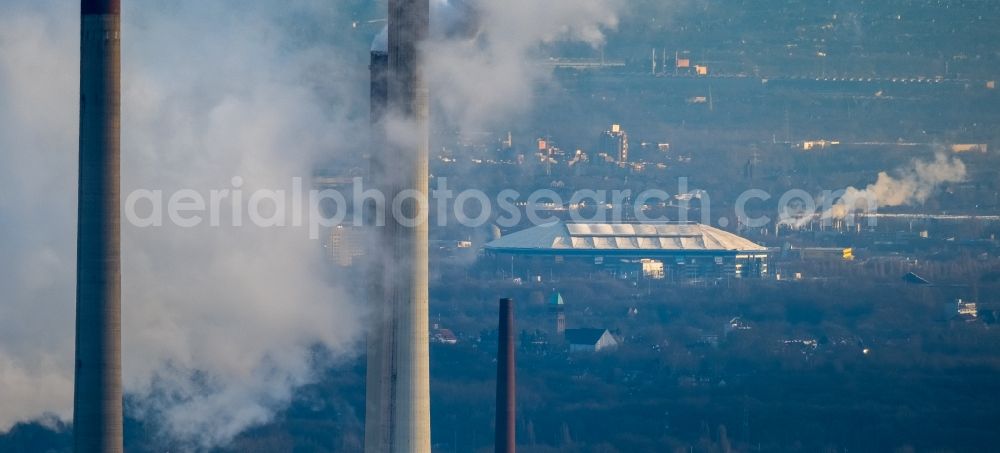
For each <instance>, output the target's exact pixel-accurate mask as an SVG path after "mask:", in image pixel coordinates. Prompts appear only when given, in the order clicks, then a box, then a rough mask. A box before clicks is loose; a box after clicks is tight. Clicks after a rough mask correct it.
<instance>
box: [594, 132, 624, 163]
mask: <svg viewBox="0 0 1000 453" xmlns="http://www.w3.org/2000/svg"><path fill="white" fill-rule="evenodd" d="M600 151H601V152H602V153H605V154H607V155H608V156H614V157H615V158H616V159H617V162H618V163H625V162H628V133H627V132H625V129H622V127H621V125H619V124H612V125H611V129H609V130H606V131H604V133H603V134H601V148H600Z"/></svg>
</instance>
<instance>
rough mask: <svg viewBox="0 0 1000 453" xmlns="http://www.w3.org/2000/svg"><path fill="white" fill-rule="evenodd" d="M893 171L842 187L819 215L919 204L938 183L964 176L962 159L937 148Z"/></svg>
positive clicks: (826, 216)
mask: <svg viewBox="0 0 1000 453" xmlns="http://www.w3.org/2000/svg"><path fill="white" fill-rule="evenodd" d="M895 174H896V175H895V176H892V175H890V174H889V173H887V172H884V171H883V172H880V173H879V174H878V178H877V179H876V180H875V182H874V183H872V184H869V185H868V186H866V187H865V188H864V189H858V188H856V187H853V186H852V187H848V188H846V189H844V193H843V194H842V195H840V197H839V199H837V201H836V203H834V204H833V206H832V207H831V208H830V209H828V210H827V211H826V212H823V213H822V215H821V218H822V219H844V218H847V217H849V216H851V215H853V214H854V213H856V212H871V211H873V210H875V209H878V208H880V207H892V206H911V205H917V204H923V203H925V202H926V201H927V199H928V198H930V196H931V195H933V194H934V192H935V191H936V190H937V189H938V187H940V186H941V185H942V184H947V183H952V182H960V181H964V180H965V178H966V171H965V163H963V162H962V161H961V159H958V158H953V157H949V156H947V155H946V154H944V153H941V152H939V153H937V154H935V156H934V159H933V160H918V159H914V160H913V161H912V162H910V164H909V165H907V166H905V167H902V168H899V169H897V170H896V171H895ZM800 221H802V220H801V219H800ZM806 221H807V220H806Z"/></svg>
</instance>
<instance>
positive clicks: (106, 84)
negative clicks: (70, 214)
mask: <svg viewBox="0 0 1000 453" xmlns="http://www.w3.org/2000/svg"><path fill="white" fill-rule="evenodd" d="M80 5H81V8H80V14H81V22H80V163H79V165H80V169H79V180H78V184H79V187H78V189H79V202H78V206H77V210H78V214H77V219H78V220H77V233H76V234H77V243H76V248H77V251H76V365H75V382H74V389H73V445H74V451H75V452H76V453H89V452H102V453H107V452H121V451H122V381H121V250H120V242H119V235H120V224H121V218H120V214H119V193H120V192H119V161H120V159H119V157H120V151H119V141H120V130H119V126H120V119H121V115H120V103H121V99H120V89H121V76H120V66H121V65H120V46H119V32H120V23H121V20H120V17H121V14H120V13H121V5H120V2H119V0H82V1H81V4H80Z"/></svg>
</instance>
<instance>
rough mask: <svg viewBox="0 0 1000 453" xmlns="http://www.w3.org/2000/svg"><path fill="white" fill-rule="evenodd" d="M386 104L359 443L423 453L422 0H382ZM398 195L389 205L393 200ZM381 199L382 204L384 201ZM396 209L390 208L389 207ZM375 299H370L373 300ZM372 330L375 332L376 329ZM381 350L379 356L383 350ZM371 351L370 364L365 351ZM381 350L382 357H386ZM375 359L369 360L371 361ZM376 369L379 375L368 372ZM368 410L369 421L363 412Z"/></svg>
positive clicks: (427, 441)
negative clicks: (382, 213)
mask: <svg viewBox="0 0 1000 453" xmlns="http://www.w3.org/2000/svg"><path fill="white" fill-rule="evenodd" d="M388 13H389V19H388V45H387V55H388V65H387V71H388V72H387V74H388V78H387V84H386V87H387V93H388V97H387V107H388V108H387V110H386V113H385V115H386V117H385V120H384V121H385V123H386V124H387V125H389V124H391V126H387V127H386V133H385V135H384V136H385V137H386V141H387V142H386V145H385V147H384V149H383V150H373V153H376V154H377V153H384V154H382V156H381V157H380V158H375V159H373V161H377V162H381V168H379V169H378V170H379V171H380V172H381V174H380V175H378V178H379V180H378V181H376V185H377V186H378V187H379V188H380V189H381V190H382V193H383V194H384V195H385V199H386V205H388V206H392V208H393V209H386V213H387V214H389V213H393V214H398V215H387V218H386V224H385V227H384V228H381V233H380V234H379V238H380V242H381V243H380V244H378V248H377V249H376V250H381V251H382V253H381V254H379V255H380V258H379V259H380V260H381V264H380V266H381V267H380V268H379V267H376V269H380V271H379V272H381V274H380V275H373V276H372V277H373V278H374V279H375V280H376V281H377V282H378V283H377V284H380V285H381V289H380V290H377V291H379V292H380V293H381V294H382V297H380V298H378V300H380V301H381V304H384V305H382V307H375V311H376V312H379V311H380V310H383V311H384V312H385V313H387V314H388V316H387V319H388V321H386V320H381V321H380V320H378V318H377V316H378V315H377V314H376V324H380V325H381V327H379V328H381V329H383V330H382V333H381V336H382V338H381V339H379V340H377V341H376V342H375V346H374V347H373V346H372V342H371V338H370V339H369V352H370V353H371V352H373V349H374V350H375V351H374V354H373V355H370V356H369V376H368V379H367V382H368V384H369V389H368V393H367V396H373V393H374V396H376V397H377V398H379V401H377V402H368V403H367V404H366V410H369V411H370V412H369V413H368V414H366V424H365V429H366V430H371V432H366V433H365V441H366V445H365V450H366V451H368V452H379V453H381V452H421V453H430V450H431V435H430V434H431V433H430V363H429V351H428V348H429V344H428V343H429V341H428V340H429V339H428V329H427V327H428V326H427V303H428V290H427V278H428V272H427V266H428V262H427V260H428V243H427V232H428V222H427V219H426V210H427V206H426V204H424V205H421V203H420V202H418V201H417V200H416V199H414V195H416V196H417V197H422V198H423V200H422V202H423V203H426V200H427V194H428V177H429V170H428V141H429V139H428V127H427V119H428V114H429V112H428V99H427V98H428V90H427V84H426V81H425V80H424V73H423V70H422V65H423V61H422V60H423V57H422V55H421V53H422V49H421V46H422V45H423V43H424V41H425V40H426V38H427V34H428V29H429V16H430V7H429V3H428V0H389V8H388ZM397 199H398V200H399V201H401V204H400V205H398V206H393V203H394V201H396V200H397ZM388 206H387V207H388ZM394 211H395V212H394ZM373 302H374V301H373ZM375 334H379V333H378V332H377V331H376V332H375ZM383 357H385V358H383ZM373 358H375V359H376V360H375V361H374V364H373V362H372V359H373ZM386 358H388V359H386ZM372 367H375V368H372ZM373 372H375V373H377V375H378V376H379V378H378V379H376V378H374V377H373V376H372V373H373ZM369 416H372V418H371V419H370V420H371V422H370V423H369V419H368V417H369Z"/></svg>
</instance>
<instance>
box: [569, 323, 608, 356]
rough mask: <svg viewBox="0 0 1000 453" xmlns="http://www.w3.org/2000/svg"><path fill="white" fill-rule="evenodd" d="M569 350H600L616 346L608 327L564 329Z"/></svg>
mask: <svg viewBox="0 0 1000 453" xmlns="http://www.w3.org/2000/svg"><path fill="white" fill-rule="evenodd" d="M566 342H567V343H569V352H600V351H603V350H606V349H613V348H615V347H617V346H618V340H617V339H615V336H614V335H611V332H609V331H608V329H566Z"/></svg>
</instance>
